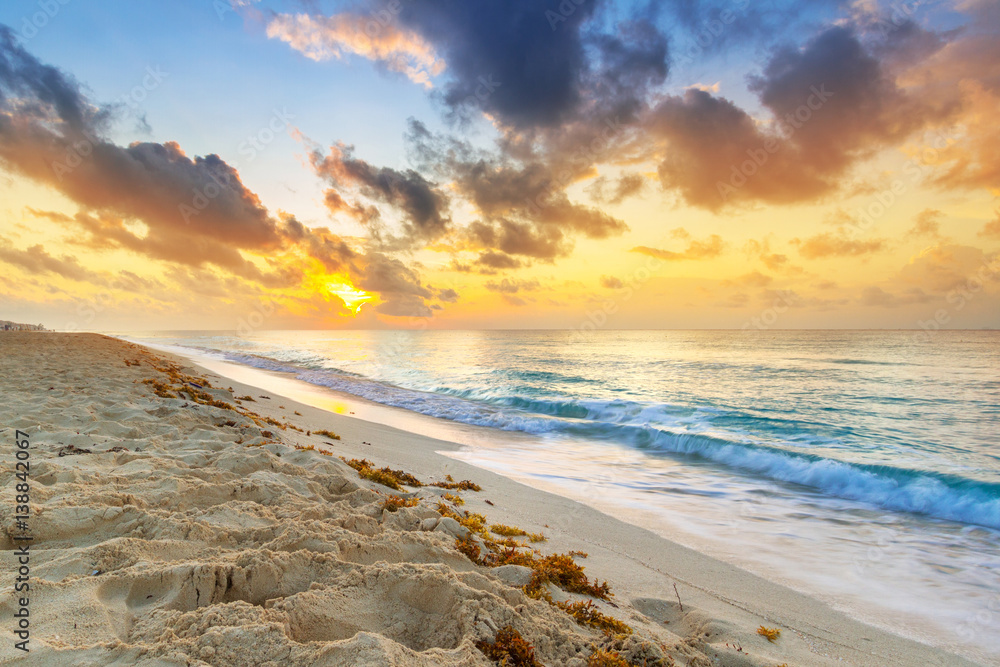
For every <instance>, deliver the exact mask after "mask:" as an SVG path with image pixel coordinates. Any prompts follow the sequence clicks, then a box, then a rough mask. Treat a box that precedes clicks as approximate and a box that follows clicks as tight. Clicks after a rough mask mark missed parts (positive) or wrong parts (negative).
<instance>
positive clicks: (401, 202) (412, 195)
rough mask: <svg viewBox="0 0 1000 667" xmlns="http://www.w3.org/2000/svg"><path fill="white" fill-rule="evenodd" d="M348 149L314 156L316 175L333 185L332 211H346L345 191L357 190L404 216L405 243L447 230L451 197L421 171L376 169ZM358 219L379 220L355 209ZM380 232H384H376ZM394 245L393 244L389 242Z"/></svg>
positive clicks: (333, 149)
mask: <svg viewBox="0 0 1000 667" xmlns="http://www.w3.org/2000/svg"><path fill="white" fill-rule="evenodd" d="M353 153H354V149H353V148H352V147H349V146H331V147H330V153H329V155H327V156H325V157H324V156H323V155H322V154H320V153H319V152H313V154H312V156H311V160H312V164H313V168H314V169H315V170H316V173H317V174H319V175H320V176H321V177H323V178H324V179H326V180H327V182H328V183H329V184H330V185H331V186H333V187H332V189H331V190H328V191H327V194H326V199H327V205H328V207H329V208H330V209H331V210H332V211H337V210H345V209H346V208H349V207H347V205H346V204H345V202H344V199H343V196H342V192H343V191H344V190H345V189H350V188H356V189H357V190H358V191H359V192H360V194H361V195H363V196H365V197H367V198H368V199H371V200H373V201H375V202H378V203H381V204H386V205H388V206H390V207H393V208H395V209H397V210H399V211H401V212H402V213H403V215H404V218H405V219H404V222H403V230H402V239H403V240H404V242H406V243H414V242H424V243H426V242H429V241H432V240H434V239H436V238H438V237H440V236H441V235H443V234H444V233H446V232H447V231H448V226H449V223H450V219H449V217H448V215H447V211H448V198H447V197H446V196H445V195H444V194H443V193H442V192H441V191H440V190H438V189H437V187H436V186H435V185H434V184H433V183H431V182H429V181H428V180H427V179H425V178H424V177H423V176H422V175H421V174H419V173H418V172H416V171H414V170H412V169H408V170H406V171H398V170H396V169H391V168H389V167H374V166H372V165H371V164H369V163H368V162H365V161H364V160H360V159H357V158H355V157H354V154H353ZM353 211H354V212H355V217H359V218H360V219H362V221H364V222H366V223H369V224H370V223H371V222H372V220H373V219H379V218H380V217H381V215H380V214H375V215H372V214H371V213H370V209H366V208H364V207H358V206H355V207H354V208H353ZM376 231H378V232H379V233H380V231H381V230H376ZM390 243H391V242H390Z"/></svg>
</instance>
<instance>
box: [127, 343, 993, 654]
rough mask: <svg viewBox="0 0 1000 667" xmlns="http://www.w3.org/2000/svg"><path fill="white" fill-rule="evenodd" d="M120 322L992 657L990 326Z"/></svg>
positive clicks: (885, 621)
mask: <svg viewBox="0 0 1000 667" xmlns="http://www.w3.org/2000/svg"><path fill="white" fill-rule="evenodd" d="M130 338H133V339H135V340H142V341H146V342H155V343H160V344H169V345H179V346H183V347H186V348H193V349H196V350H198V351H199V352H200V353H203V354H205V353H207V354H210V355H214V356H215V357H217V358H224V359H226V360H228V361H232V362H236V363H240V364H244V365H249V366H254V367H257V368H262V369H267V370H277V371H285V372H289V373H293V374H294V375H295V377H297V378H298V379H300V380H302V381H304V382H308V383H311V384H313V385H318V386H322V387H328V388H330V389H331V390H334V391H337V392H343V393H346V394H352V395H354V396H357V397H360V398H362V399H366V400H369V401H374V402H376V403H382V404H385V405H391V406H395V407H399V408H404V409H406V410H410V411H414V412H418V413H421V414H424V415H428V416H431V417H435V418H441V419H446V420H451V421H454V422H461V423H465V424H472V425H478V426H484V427H488V428H490V429H494V430H495V431H496V432H497V434H498V437H496V438H494V439H493V440H492V441H491V442H490V444H483V443H479V444H477V445H476V446H473V447H470V448H468V449H467V450H465V451H464V452H462V453H461V454H460V456H461V457H462V458H465V459H467V460H469V461H471V462H473V463H477V464H479V465H483V466H486V467H491V468H494V469H497V470H499V471H501V472H504V473H507V474H511V475H513V476H515V477H519V478H522V479H526V480H528V481H532V480H534V481H535V482H537V483H538V484H539V485H542V486H546V487H547V488H553V489H555V490H558V491H560V492H562V493H564V494H565V495H569V496H572V497H577V498H580V499H582V500H585V501H587V502H589V503H590V504H593V505H595V506H598V507H599V508H601V509H604V510H605V511H608V512H610V513H621V514H625V515H626V516H627V518H629V519H630V520H632V521H634V522H636V523H642V525H645V526H647V527H649V528H650V529H652V530H655V531H657V532H661V533H662V534H666V535H668V536H670V537H671V538H673V539H677V540H679V541H682V542H686V543H688V544H691V545H692V546H696V547H698V548H700V549H703V550H706V551H709V552H711V553H713V554H715V555H718V556H720V557H723V558H727V559H729V560H732V561H734V562H737V563H738V564H740V565H742V566H744V567H747V568H748V569H751V570H755V571H758V572H761V573H762V574H765V575H768V576H772V577H774V576H776V575H778V574H780V576H781V577H782V578H783V579H784V580H786V583H789V584H790V585H793V586H795V587H797V588H800V589H803V590H807V591H808V592H811V593H813V594H816V595H819V596H821V597H824V598H825V599H828V600H829V601H831V603H833V604H835V605H838V606H841V607H843V608H845V609H848V610H850V611H853V612H855V613H856V614H857V615H860V616H862V617H865V618H866V619H867V620H870V621H873V622H876V623H879V624H882V625H886V626H889V627H892V628H893V629H895V630H897V631H900V632H904V633H906V634H909V635H911V636H915V637H918V638H922V639H925V640H927V641H932V642H934V643H938V644H941V645H949V646H951V647H952V648H956V649H961V650H963V652H965V653H967V654H968V655H973V656H976V657H980V658H982V656H997V655H1000V641H998V640H997V639H996V636H998V635H1000V604H998V601H1000V575H998V574H997V572H1000V547H998V544H1000V540H998V537H1000V532H998V531H1000V446H998V444H997V437H998V436H997V434H998V433H1000V373H998V371H1000V334H998V333H996V332H989V331H983V332H935V333H934V334H933V335H925V334H922V333H915V332H884V331H879V332H843V331H837V332H817V331H805V332H803V331H798V332H791V331H774V332H760V331H756V332H752V333H751V332H732V331H666V332H664V331H629V332H616V331H607V332H593V333H588V334H579V333H574V332H548V331H545V332H524V331H517V332H509V331H485V332H454V331H446V332H401V331H337V332H260V333H257V334H252V335H249V336H239V337H237V336H230V335H219V334H218V333H213V332H183V333H163V334H143V335H142V336H141V337H140V336H137V335H135V334H133V335H130ZM500 432H519V437H517V438H511V439H509V442H508V441H506V440H505V439H504V438H503V437H502V433H500ZM748 545H752V547H753V548H752V552H753V553H748V549H747V546H748ZM803 556H807V557H808V560H809V562H810V563H811V564H808V565H804V564H803V561H802V557H803ZM788 564H792V565H794V567H791V568H790V569H788V568H787V567H785V566H786V565H788ZM929 597H930V598H931V599H933V604H931V605H928V598H929ZM917 599H920V603H919V605H916V604H915V602H916V600H917ZM918 606H919V607H921V608H926V607H928V606H930V607H933V614H930V613H928V614H921V613H920V612H919V611H917V610H916V609H917V607H918Z"/></svg>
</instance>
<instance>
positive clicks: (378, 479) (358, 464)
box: [340, 456, 423, 491]
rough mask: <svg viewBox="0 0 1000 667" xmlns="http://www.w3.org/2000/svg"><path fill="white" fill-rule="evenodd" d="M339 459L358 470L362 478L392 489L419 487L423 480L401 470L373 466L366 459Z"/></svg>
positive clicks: (400, 489)
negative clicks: (404, 486)
mask: <svg viewBox="0 0 1000 667" xmlns="http://www.w3.org/2000/svg"><path fill="white" fill-rule="evenodd" d="M340 460H341V461H343V462H344V463H346V464H347V465H349V466H351V467H352V468H354V469H355V470H357V471H358V475H360V476H361V478H362V479H367V480H369V481H372V482H375V483H376V484H381V485H382V486H388V487H389V488H390V489H392V490H394V491H402V490H403V485H404V484H405V485H406V486H413V487H419V486H423V482H421V481H420V480H419V479H417V478H416V477H414V476H413V475H411V474H410V473H408V472H405V471H403V470H393V469H392V468H378V469H376V468H375V464H374V463H372V462H371V461H369V460H368V459H346V458H344V457H343V456H341V457H340Z"/></svg>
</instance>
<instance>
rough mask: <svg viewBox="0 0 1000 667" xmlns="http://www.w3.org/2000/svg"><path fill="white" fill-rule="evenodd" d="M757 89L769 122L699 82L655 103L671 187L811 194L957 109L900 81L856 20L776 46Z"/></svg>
mask: <svg viewBox="0 0 1000 667" xmlns="http://www.w3.org/2000/svg"><path fill="white" fill-rule="evenodd" d="M750 89H751V91H753V92H755V93H756V94H757V95H758V97H759V99H760V102H761V104H762V105H763V106H764V108H766V109H767V110H768V111H769V112H770V114H771V119H770V122H768V123H759V122H757V120H756V119H754V118H753V117H751V116H750V114H748V113H747V112H746V111H744V110H743V109H741V108H739V107H738V106H736V104H734V103H733V102H731V101H730V100H727V99H725V98H721V97H716V96H714V95H713V94H711V93H710V92H707V91H704V90H698V89H689V90H687V91H686V92H685V93H684V95H683V96H666V97H664V98H663V99H662V100H661V101H660V102H659V103H658V104H657V105H656V106H655V107H654V108H653V109H652V110H651V112H650V113H649V114H648V115H647V117H646V119H645V127H646V128H647V129H648V131H649V132H650V134H651V136H653V137H655V138H657V139H659V140H660V141H662V142H663V146H662V147H661V148H660V152H661V153H663V155H664V157H663V158H662V160H661V162H660V165H659V175H660V180H661V183H662V184H663V186H664V187H665V188H668V189H677V190H679V191H680V193H681V194H682V196H683V197H684V199H685V200H686V201H687V202H688V203H689V204H692V205H695V206H701V207H704V208H708V209H711V210H718V209H720V208H722V207H724V206H726V205H731V204H737V203H740V202H747V201H762V202H769V203H779V204H780V203H792V202H797V201H808V200H811V199H815V198H817V197H819V196H821V195H823V194H826V193H828V192H831V191H834V190H835V189H836V188H837V187H839V182H840V178H841V177H842V176H844V175H845V174H846V173H847V171H848V169H849V168H850V167H851V166H852V165H853V164H855V163H856V162H858V161H861V160H864V159H867V158H869V157H871V156H873V155H874V154H875V153H876V152H877V151H878V150H881V149H882V148H885V147H887V146H892V145H896V144H898V143H899V142H901V141H903V140H904V139H906V138H907V137H909V136H911V135H913V134H914V133H915V132H917V131H918V130H920V129H922V128H924V127H926V126H927V125H929V124H930V123H932V122H935V121H938V120H941V119H942V118H944V117H945V116H946V114H947V113H950V111H951V109H950V108H948V109H938V108H935V107H934V106H932V105H930V104H928V103H926V102H925V100H924V99H923V98H922V97H919V96H914V95H910V94H909V93H908V92H907V91H906V90H904V89H902V88H901V87H899V86H898V85H897V84H896V82H895V80H894V77H893V76H892V74H891V73H889V72H887V71H886V70H885V68H884V67H883V66H882V63H881V62H880V61H879V60H878V59H877V58H876V57H875V56H874V55H873V54H872V53H871V52H870V51H869V50H867V49H866V48H865V47H864V46H863V45H862V42H861V40H860V39H859V36H858V35H857V34H856V33H855V32H854V31H853V30H852V29H851V28H850V27H847V26H836V27H833V28H828V29H826V30H824V31H823V32H821V33H819V34H818V35H816V36H815V37H814V38H813V39H811V40H810V41H809V42H808V43H807V44H806V45H805V46H804V47H802V48H801V49H793V48H781V49H777V50H775V51H773V52H772V55H771V57H770V59H769V60H768V62H767V64H766V65H765V67H764V69H763V72H762V73H760V74H758V75H754V76H751V77H750Z"/></svg>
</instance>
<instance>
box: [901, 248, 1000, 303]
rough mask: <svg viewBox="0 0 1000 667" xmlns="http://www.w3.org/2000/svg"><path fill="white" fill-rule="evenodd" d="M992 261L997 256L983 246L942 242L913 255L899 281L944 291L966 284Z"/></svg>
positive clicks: (934, 290) (929, 290)
mask: <svg viewBox="0 0 1000 667" xmlns="http://www.w3.org/2000/svg"><path fill="white" fill-rule="evenodd" d="M991 261H995V256H993V255H988V254H986V253H985V252H983V251H982V250H980V249H979V248H974V247H972V246H966V245H958V244H953V243H941V242H939V243H937V244H936V245H933V246H930V247H929V248H924V249H923V250H922V251H920V253H918V254H917V255H915V256H914V257H912V258H911V259H910V261H909V262H908V263H907V264H906V266H904V267H903V268H902V269H901V270H900V272H899V276H898V278H897V280H899V281H900V282H902V283H905V284H908V285H911V286H914V287H919V288H921V289H923V290H926V291H928V292H932V293H934V292H936V293H944V292H947V291H949V290H952V289H955V288H956V287H958V286H960V285H963V284H965V283H966V282H967V281H968V280H969V278H970V276H973V275H975V274H976V273H977V272H978V271H979V269H980V268H981V267H984V266H988V265H989V264H990V263H991Z"/></svg>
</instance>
